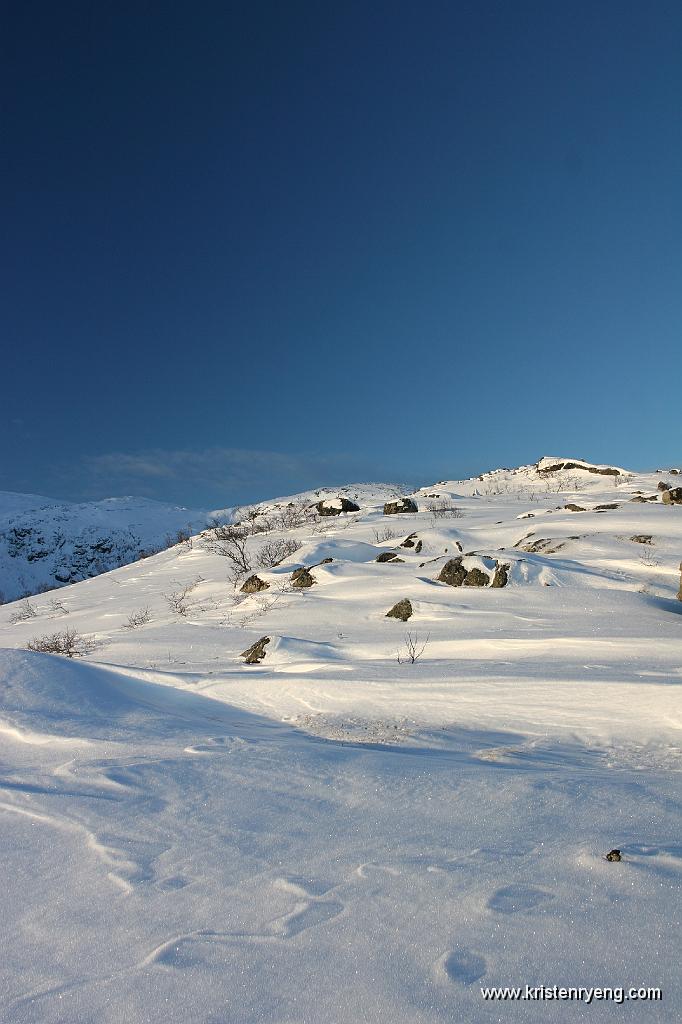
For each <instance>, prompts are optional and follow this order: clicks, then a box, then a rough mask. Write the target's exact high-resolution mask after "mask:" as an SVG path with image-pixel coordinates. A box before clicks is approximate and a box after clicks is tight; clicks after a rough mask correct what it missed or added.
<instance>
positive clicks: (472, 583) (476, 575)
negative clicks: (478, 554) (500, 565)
mask: <svg viewBox="0 0 682 1024" xmlns="http://www.w3.org/2000/svg"><path fill="white" fill-rule="evenodd" d="M489 583H490V576H488V574H487V572H483V570H482V569H479V568H477V567H476V566H475V567H474V568H473V569H469V572H468V573H467V574H466V576H465V577H464V583H463V586H465V587H487V586H488V584H489Z"/></svg>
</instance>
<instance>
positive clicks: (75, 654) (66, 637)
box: [26, 629, 97, 658]
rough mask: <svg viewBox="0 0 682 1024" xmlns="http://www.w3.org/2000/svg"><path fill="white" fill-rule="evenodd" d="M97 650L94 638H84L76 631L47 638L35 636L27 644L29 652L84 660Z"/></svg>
mask: <svg viewBox="0 0 682 1024" xmlns="http://www.w3.org/2000/svg"><path fill="white" fill-rule="evenodd" d="M96 648H97V641H96V640H95V639H94V637H87V636H83V635H82V634H81V633H78V632H77V631H76V630H75V629H63V630H60V631H59V632H58V633H51V634H49V635H47V636H34V637H33V639H31V640H29V642H28V643H27V644H26V650H27V651H36V652H38V653H39V654H60V655H62V656H63V657H65V658H82V657H83V656H84V655H86V654H91V653H92V652H93V651H94V650H95V649H96Z"/></svg>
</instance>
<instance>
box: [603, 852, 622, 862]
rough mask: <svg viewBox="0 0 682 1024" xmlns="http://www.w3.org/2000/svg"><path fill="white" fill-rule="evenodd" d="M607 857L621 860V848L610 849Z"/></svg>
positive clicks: (612, 859) (611, 859)
mask: <svg viewBox="0 0 682 1024" xmlns="http://www.w3.org/2000/svg"><path fill="white" fill-rule="evenodd" d="M606 859H607V860H610V861H619V860H622V859H623V857H622V855H621V852H620V850H609V852H608V853H607V854H606Z"/></svg>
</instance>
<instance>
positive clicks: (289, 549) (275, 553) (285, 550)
mask: <svg viewBox="0 0 682 1024" xmlns="http://www.w3.org/2000/svg"><path fill="white" fill-rule="evenodd" d="M300 546H301V542H300V541H298V540H296V538H295V537H282V538H280V539H279V540H269V541H267V543H266V544H264V545H263V547H262V548H261V549H260V551H259V552H258V565H259V566H260V567H261V568H262V569H272V568H274V566H276V565H279V564H280V562H283V561H284V559H285V558H288V557H289V555H293V554H294V552H295V551H298V549H299V548H300Z"/></svg>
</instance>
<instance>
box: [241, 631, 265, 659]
mask: <svg viewBox="0 0 682 1024" xmlns="http://www.w3.org/2000/svg"><path fill="white" fill-rule="evenodd" d="M269 643H270V637H269V636H262V637H261V638H260V640H256V642H255V644H251V646H250V647H247V648H246V650H245V651H242V653H241V654H240V655H239V657H240V658H246V664H247V665H258V664H259V663H260V662H261V661H262V660H263V658H264V657H265V647H266V645H267V644H269Z"/></svg>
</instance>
